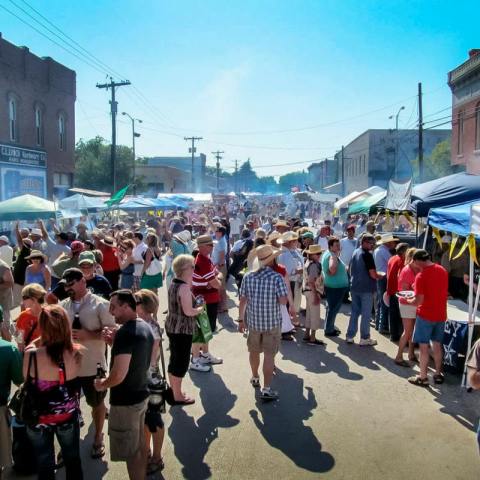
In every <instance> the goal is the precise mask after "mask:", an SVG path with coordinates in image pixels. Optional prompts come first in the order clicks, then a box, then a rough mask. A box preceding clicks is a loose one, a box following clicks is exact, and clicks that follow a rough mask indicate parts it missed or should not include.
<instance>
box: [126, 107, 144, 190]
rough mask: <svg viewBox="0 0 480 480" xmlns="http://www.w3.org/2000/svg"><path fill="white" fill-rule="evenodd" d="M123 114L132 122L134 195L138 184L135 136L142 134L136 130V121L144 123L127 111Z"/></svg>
mask: <svg viewBox="0 0 480 480" xmlns="http://www.w3.org/2000/svg"><path fill="white" fill-rule="evenodd" d="M122 115H126V116H127V117H128V118H129V119H130V121H131V122H132V152H133V164H132V183H133V195H134V196H135V195H136V194H137V185H136V183H135V137H137V138H138V137H139V136H140V134H139V133H137V132H136V131H135V122H136V121H137V122H138V123H143V122H142V121H141V120H140V119H139V118H133V117H132V116H131V115H130V114H128V113H127V112H122Z"/></svg>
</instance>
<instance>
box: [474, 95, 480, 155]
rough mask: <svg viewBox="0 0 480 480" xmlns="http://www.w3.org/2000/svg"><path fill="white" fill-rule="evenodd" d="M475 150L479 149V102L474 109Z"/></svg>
mask: <svg viewBox="0 0 480 480" xmlns="http://www.w3.org/2000/svg"><path fill="white" fill-rule="evenodd" d="M475 150H480V102H478V103H477V108H476V109H475Z"/></svg>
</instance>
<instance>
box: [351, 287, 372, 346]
mask: <svg viewBox="0 0 480 480" xmlns="http://www.w3.org/2000/svg"><path fill="white" fill-rule="evenodd" d="M350 294H351V295H352V313H351V315H350V322H349V323H348V329H347V338H355V335H356V334H357V331H358V317H359V316H360V315H361V316H362V319H361V321H360V338H361V339H367V338H370V317H371V315H372V305H373V293H357V292H350Z"/></svg>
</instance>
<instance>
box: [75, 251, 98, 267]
mask: <svg viewBox="0 0 480 480" xmlns="http://www.w3.org/2000/svg"><path fill="white" fill-rule="evenodd" d="M82 263H89V264H90V265H93V264H94V263H95V254H94V253H93V252H82V253H81V254H80V255H79V257H78V264H79V265H81V264H82Z"/></svg>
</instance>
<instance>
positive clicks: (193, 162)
mask: <svg viewBox="0 0 480 480" xmlns="http://www.w3.org/2000/svg"><path fill="white" fill-rule="evenodd" d="M183 139H184V140H185V141H187V142H189V141H191V142H192V146H191V147H190V148H189V149H188V151H189V152H190V153H191V154H192V193H195V152H196V148H195V142H196V141H198V140H203V137H183Z"/></svg>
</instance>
